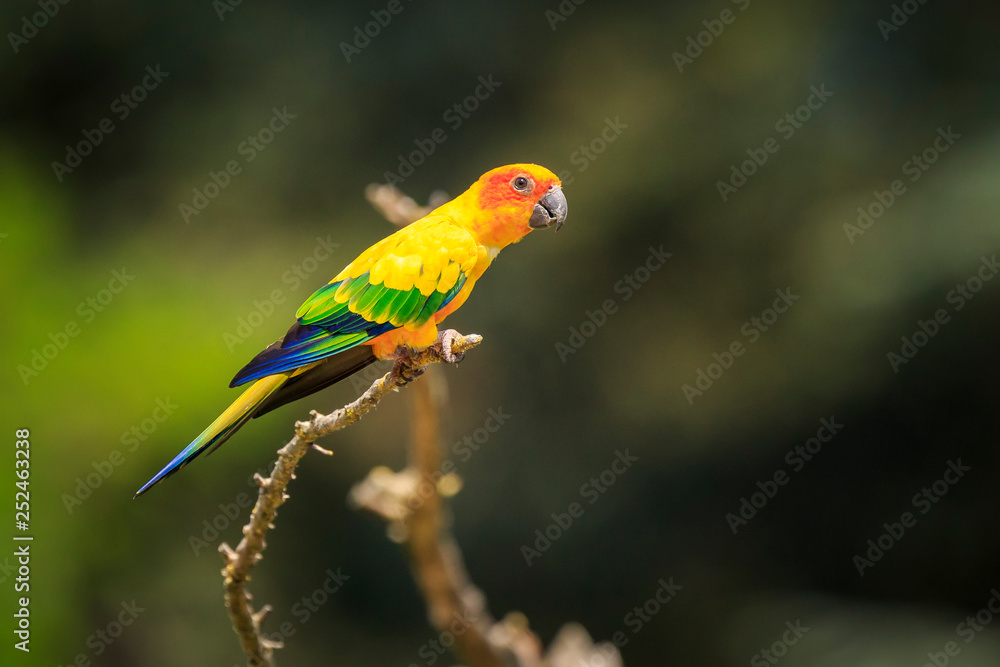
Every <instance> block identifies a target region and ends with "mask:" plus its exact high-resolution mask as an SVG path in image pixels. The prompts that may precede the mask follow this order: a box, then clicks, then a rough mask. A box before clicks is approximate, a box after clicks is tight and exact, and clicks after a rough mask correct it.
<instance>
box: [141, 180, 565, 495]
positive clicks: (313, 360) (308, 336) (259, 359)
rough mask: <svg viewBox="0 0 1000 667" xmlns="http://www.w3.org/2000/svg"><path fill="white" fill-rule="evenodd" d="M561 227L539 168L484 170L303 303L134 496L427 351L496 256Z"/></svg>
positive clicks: (553, 188) (561, 209)
mask: <svg viewBox="0 0 1000 667" xmlns="http://www.w3.org/2000/svg"><path fill="white" fill-rule="evenodd" d="M565 220H566V197H565V195H564V194H563V192H562V184H561V182H560V181H559V179H558V178H557V177H556V175H555V174H553V173H552V172H551V171H549V170H548V169H545V168H544V167H540V166H538V165H533V164H512V165H507V166H505V167H499V168H497V169H494V170H492V171H488V172H486V173H485V174H483V175H482V176H481V177H480V178H479V180H478V181H476V182H475V183H473V184H472V187H470V188H469V189H468V190H466V191H465V192H464V193H462V194H461V195H459V196H458V197H456V198H455V199H453V200H451V201H450V202H448V203H447V204H444V205H443V206H440V207H438V208H436V209H434V210H433V211H431V212H430V213H428V214H427V215H426V216H424V217H423V218H421V219H420V220H417V221H416V222H414V223H413V224H411V225H408V226H406V227H403V228H402V229H400V230H399V231H397V232H396V233H395V234H392V235H391V236H388V237H387V238H385V239H383V240H381V241H379V242H378V243H376V244H375V245H373V246H372V247H370V248H369V249H368V250H366V251H365V252H363V253H361V255H360V256H359V257H358V258H357V259H356V260H354V261H353V262H351V263H350V264H348V265H347V266H346V267H345V268H344V270H343V271H341V272H340V273H338V274H337V276H336V277H335V278H334V279H333V280H331V281H330V282H329V283H328V284H327V285H324V286H323V287H321V288H320V289H318V290H316V292H315V293H314V294H313V295H312V296H310V297H309V298H308V299H306V302H305V303H303V304H302V306H301V307H300V308H299V309H298V311H297V312H296V313H295V316H296V318H297V320H296V322H295V324H293V325H292V327H291V328H290V329H289V330H288V333H286V334H285V337H284V338H282V339H281V340H279V341H276V342H275V343H273V344H271V345H269V346H268V347H267V348H266V349H264V350H263V351H262V352H261V353H260V354H258V355H257V356H256V357H254V358H253V360H251V361H250V363H249V364H247V365H246V366H244V367H243V369H242V370H241V371H240V372H239V373H237V374H236V377H235V378H233V381H232V382H231V383H230V385H229V386H230V387H236V386H239V385H242V384H246V383H248V382H250V383H252V384H251V385H250V387H249V388H248V389H247V390H246V391H244V392H243V394H242V395H241V396H240V397H239V398H238V399H236V402H235V403H233V404H232V405H231V406H229V408H228V409H226V411H225V412H223V413H222V414H221V415H219V417H218V418H217V419H216V420H215V421H214V422H212V423H211V425H209V427H208V428H206V429H205V430H204V431H203V432H202V433H201V435H199V436H198V437H197V438H195V439H194V441H193V442H192V443H191V444H190V445H188V446H187V447H185V448H184V449H183V450H182V451H181V452H180V453H179V454H178V455H177V456H175V457H174V459H173V460H172V461H170V463H168V464H167V465H166V466H165V467H164V468H163V470H161V471H160V472H158V473H156V475H155V476H154V477H153V478H152V479H151V480H149V481H148V482H146V484H145V485H143V487H142V488H141V489H139V491H138V492H137V493H136V496H139V495H141V494H143V493H145V492H146V491H148V490H149V488H150V487H151V486H153V485H154V484H156V483H157V482H159V481H161V480H163V479H165V478H166V477H169V476H170V475H172V474H173V473H175V472H177V471H178V470H180V469H181V468H182V467H184V466H185V465H186V464H187V463H188V462H190V461H191V460H192V459H193V458H195V457H196V456H198V455H199V454H201V453H202V452H203V451H205V450H206V449H209V448H212V449H214V448H215V447H218V446H219V445H221V444H222V443H223V442H225V441H226V440H227V439H228V438H229V437H231V436H232V435H233V434H234V433H235V432H236V431H237V430H238V429H239V428H240V427H241V426H243V424H245V423H246V422H247V421H249V420H250V419H251V418H252V417H259V416H260V415H262V414H264V413H266V412H269V411H270V410H273V409H275V408H277V407H279V406H281V405H284V404H286V403H288V402H290V401H294V400H297V399H300V398H302V397H304V396H308V395H309V394H312V393H313V392H316V391H319V390H320V389H323V388H325V387H328V386H330V385H331V384H333V383H334V382H337V381H339V380H342V379H344V378H346V377H348V376H350V375H351V374H353V373H355V372H357V371H359V370H361V369H362V368H365V367H366V366H368V365H369V364H371V363H373V362H374V361H376V360H377V359H391V358H393V357H394V356H395V355H396V351H397V349H398V348H400V347H401V346H406V347H409V348H411V349H424V348H426V347H428V346H430V345H432V344H434V343H435V342H436V341H437V339H438V330H437V325H438V324H439V323H440V322H441V321H442V320H443V319H444V318H445V317H447V316H448V315H449V314H450V313H452V312H454V311H455V310H456V309H458V307H459V306H461V305H462V304H463V303H465V300H466V299H467V298H468V297H469V294H470V293H471V292H472V288H473V287H475V285H476V281H477V280H479V277H480V276H482V275H483V272H484V271H486V269H487V268H489V266H490V263H492V261H493V260H494V259H495V258H496V256H497V253H499V252H500V251H501V250H502V249H503V248H505V247H506V246H508V245H509V244H511V243H517V242H518V241H520V240H521V239H522V238H523V237H524V236H525V235H527V234H528V232H530V231H531V230H533V229H538V228H541V227H552V226H555V228H556V229H557V230H558V229H559V228H560V227H561V226H562V224H563V222H564V221H565Z"/></svg>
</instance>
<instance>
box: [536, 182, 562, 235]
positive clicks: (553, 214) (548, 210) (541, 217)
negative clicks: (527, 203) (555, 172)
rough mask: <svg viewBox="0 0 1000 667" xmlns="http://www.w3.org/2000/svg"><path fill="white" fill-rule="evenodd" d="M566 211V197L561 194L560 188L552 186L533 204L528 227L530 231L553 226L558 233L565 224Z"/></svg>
mask: <svg viewBox="0 0 1000 667" xmlns="http://www.w3.org/2000/svg"><path fill="white" fill-rule="evenodd" d="M567 211H568V208H567V206H566V195H564V194H563V191H562V188H561V187H559V186H558V185H553V186H552V187H551V188H549V191H548V192H546V193H545V194H544V195H542V198H541V199H539V200H538V203H537V204H535V210H534V211H532V213H531V218H529V219H528V226H529V227H531V228H532V229H540V228H542V227H551V226H552V225H555V226H556V231H557V232H558V231H559V228H560V227H562V226H563V223H564V222H566V213H567Z"/></svg>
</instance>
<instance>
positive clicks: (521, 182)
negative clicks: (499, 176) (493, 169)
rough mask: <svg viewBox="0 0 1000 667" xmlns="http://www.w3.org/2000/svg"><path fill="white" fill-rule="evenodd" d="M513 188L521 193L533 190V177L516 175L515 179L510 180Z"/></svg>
mask: <svg viewBox="0 0 1000 667" xmlns="http://www.w3.org/2000/svg"><path fill="white" fill-rule="evenodd" d="M510 185H511V187H512V188H514V189H515V190H517V191H518V192H521V193H526V192H531V188H532V187H533V185H532V183H531V179H530V178H528V177H527V176H515V177H514V180H512V181H511V182H510Z"/></svg>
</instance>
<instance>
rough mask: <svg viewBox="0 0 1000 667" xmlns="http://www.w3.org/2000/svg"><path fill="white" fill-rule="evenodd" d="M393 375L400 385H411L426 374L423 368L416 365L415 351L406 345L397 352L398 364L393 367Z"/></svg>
mask: <svg viewBox="0 0 1000 667" xmlns="http://www.w3.org/2000/svg"><path fill="white" fill-rule="evenodd" d="M392 374H393V375H394V376H395V377H397V378H398V379H399V384H401V385H404V384H409V383H410V382H413V381H414V380H416V379H417V378H418V377H420V376H421V375H423V374H424V369H423V367H421V366H419V365H416V364H414V362H413V350H411V349H410V348H408V347H406V346H405V345H402V346H400V347H399V348H397V350H396V363H394V364H393V366H392Z"/></svg>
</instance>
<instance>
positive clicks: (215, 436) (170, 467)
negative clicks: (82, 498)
mask: <svg viewBox="0 0 1000 667" xmlns="http://www.w3.org/2000/svg"><path fill="white" fill-rule="evenodd" d="M293 374H294V371H290V372H288V373H281V374H278V375H269V376H267V377H265V378H261V379H260V380H257V381H256V382H254V383H253V384H252V385H250V388H249V389H247V390H246V391H245V392H243V393H242V394H241V395H240V397H239V398H238V399H236V401H235V402H234V403H233V404H232V405H230V406H229V407H228V408H226V411H225V412H223V413H222V414H221V415H219V417H218V418H217V419H216V420H215V421H214V422H212V423H211V424H210V425H209V427H208V428H206V429H205V430H204V431H202V433H201V435H199V436H198V437H197V438H195V439H194V441H193V442H192V443H191V444H190V445H188V446H187V447H185V448H184V449H183V450H181V452H180V454H178V455H177V456H175V457H174V458H173V460H172V461H171V462H170V463H168V464H167V465H166V466H164V468H163V470H161V471H160V472H158V473H156V475H155V476H154V477H153V478H152V479H151V480H149V481H148V482H146V483H145V484H144V485H143V486H142V488H141V489H139V490H138V491H137V492H136V494H135V497H136V498H138V497H139V496H141V495H142V494H144V493H146V491H148V490H149V489H150V488H151V487H152V486H153V485H155V484H156V483H157V482H160V481H162V480H164V479H166V478H167V477H170V475H172V474H174V473H175V472H177V471H178V470H180V469H181V468H183V467H184V466H186V465H187V464H188V463H190V462H191V460H192V459H194V458H195V457H196V456H198V455H199V454H201V453H202V452H203V451H205V450H206V449H208V448H209V447H211V448H212V449H213V450H214V449H215V448H216V447H218V446H219V445H221V444H222V443H224V442H225V441H226V440H228V439H229V438H230V437H231V436H232V435H233V434H234V433H236V431H238V430H239V428H240V427H241V426H243V424H245V423H247V421H249V420H250V418H251V417H252V416H253V414H254V412H255V411H256V409H257V407H258V406H259V405H260V404H261V403H263V402H264V401H265V400H267V397H268V396H270V395H271V394H272V393H274V392H275V391H276V390H278V389H279V388H280V387H281V385H283V384H284V383H285V381H286V380H288V378H289V377H290V376H292V375H293Z"/></svg>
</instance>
